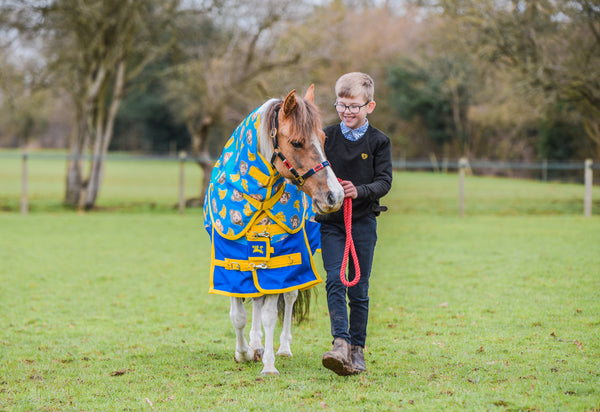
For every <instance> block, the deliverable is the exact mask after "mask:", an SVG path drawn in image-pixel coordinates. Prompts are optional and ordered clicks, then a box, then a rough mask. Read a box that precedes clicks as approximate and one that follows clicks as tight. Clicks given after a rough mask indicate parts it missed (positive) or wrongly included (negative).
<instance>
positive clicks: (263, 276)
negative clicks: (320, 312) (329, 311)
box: [204, 101, 321, 297]
mask: <svg viewBox="0 0 600 412" xmlns="http://www.w3.org/2000/svg"><path fill="white" fill-rule="evenodd" d="M270 103H272V101H269V102H267V103H265V104H263V105H262V106H261V107H259V108H257V109H256V110H254V111H253V112H252V113H250V115H248V117H247V118H246V119H244V120H243V121H242V122H241V123H240V125H239V126H238V127H237V128H236V129H235V131H234V132H233V134H232V135H231V137H230V138H229V140H228V141H227V143H226V144H225V147H224V149H223V152H222V154H221V156H220V157H219V159H218V160H217V162H216V163H215V166H214V167H213V170H212V174H211V180H210V184H209V187H208V190H207V193H206V197H205V200H204V226H205V228H206V230H207V232H208V233H209V235H210V239H211V267H210V278H211V281H210V289H209V292H210V293H215V294H221V295H226V296H235V297H255V296H262V295H264V294H272V293H284V292H289V291H291V290H296V289H298V290H303V289H308V288H310V287H312V286H314V285H316V284H318V283H320V282H321V278H320V277H319V274H318V273H317V271H316V268H315V265H314V261H313V254H314V253H315V252H316V251H317V249H318V248H320V235H319V223H317V222H315V220H314V212H313V210H312V201H311V200H310V198H309V197H308V196H307V195H306V194H304V193H303V192H302V191H300V190H299V189H298V188H297V187H296V186H295V185H293V184H291V183H288V182H287V181H286V179H284V178H283V176H281V175H280V174H279V173H278V172H277V170H276V169H275V168H274V167H273V166H272V165H271V164H270V163H269V162H268V161H267V160H266V159H265V158H264V157H263V156H262V155H261V154H260V152H259V144H260V130H261V127H260V126H261V123H260V122H261V116H262V115H263V114H264V113H265V110H266V108H267V105H268V104H270ZM265 130H266V129H265Z"/></svg>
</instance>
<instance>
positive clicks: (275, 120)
mask: <svg viewBox="0 0 600 412" xmlns="http://www.w3.org/2000/svg"><path fill="white" fill-rule="evenodd" d="M278 128H279V109H277V110H275V114H274V118H273V127H271V140H272V141H273V156H271V165H272V166H273V167H275V159H276V158H279V159H281V161H282V162H283V165H284V166H285V167H286V168H287V169H288V170H289V171H290V173H291V174H292V175H294V182H293V183H294V184H295V185H298V186H302V185H303V184H304V182H305V181H306V179H308V178H309V177H311V176H312V175H314V174H315V173H317V172H318V171H319V170H322V169H325V168H326V167H327V166H330V163H329V160H325V161H324V162H321V163H319V164H318V165H316V166H315V167H313V168H312V169H310V170H309V171H308V172H306V173H304V174H303V175H302V176H300V173H298V171H297V170H296V169H294V166H292V164H291V163H290V162H289V161H288V160H287V158H286V157H285V155H284V154H283V153H281V152H280V151H279V143H278V142H277V134H278V133H277V130H278Z"/></svg>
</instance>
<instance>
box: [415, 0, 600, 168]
mask: <svg viewBox="0 0 600 412" xmlns="http://www.w3.org/2000/svg"><path fill="white" fill-rule="evenodd" d="M418 3H420V4H422V5H423V4H424V5H427V6H429V7H434V9H435V10H441V11H442V13H443V15H444V16H446V17H448V18H451V19H453V21H454V22H455V23H456V24H457V26H458V27H460V29H461V30H464V32H466V33H470V35H468V36H466V37H465V40H466V43H465V44H466V45H467V46H468V47H469V49H470V50H471V51H472V52H473V53H474V54H476V55H477V57H478V58H480V59H482V61H487V62H489V63H492V64H502V65H503V66H504V67H505V68H506V69H509V70H514V71H516V72H518V73H519V74H520V75H521V76H522V77H523V79H525V80H526V82H527V84H528V85H529V87H531V88H532V89H535V90H537V91H539V92H540V93H542V94H543V96H544V97H545V104H547V105H549V106H554V105H561V104H569V105H570V104H572V105H574V106H575V107H576V108H577V111H578V112H579V114H580V116H581V121H582V123H583V125H584V127H585V130H586V132H587V135H588V136H589V137H590V138H591V139H592V140H593V141H594V142H595V143H596V147H597V153H596V155H597V156H599V157H600V120H599V119H600V81H599V80H598V79H599V77H598V73H597V68H598V67H600V53H599V52H598V51H599V49H600V0H573V1H555V0H531V1H519V0H502V1H498V0H441V1H435V0H434V1H419V2H418Z"/></svg>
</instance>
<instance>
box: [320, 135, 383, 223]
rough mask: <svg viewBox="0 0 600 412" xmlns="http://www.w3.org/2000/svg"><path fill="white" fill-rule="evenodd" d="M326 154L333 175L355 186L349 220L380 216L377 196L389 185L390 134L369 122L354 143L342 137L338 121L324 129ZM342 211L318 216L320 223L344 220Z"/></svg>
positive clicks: (378, 197)
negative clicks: (361, 135)
mask: <svg viewBox="0 0 600 412" xmlns="http://www.w3.org/2000/svg"><path fill="white" fill-rule="evenodd" d="M324 131H325V135H326V136H327V139H326V140H325V156H327V160H329V162H330V163H331V167H332V168H333V171H334V172H335V174H336V176H337V177H339V178H340V179H343V180H349V181H351V182H352V183H353V184H354V186H356V191H357V194H358V196H357V198H356V199H352V220H357V219H360V218H362V217H364V216H366V215H369V214H371V213H374V214H375V215H379V199H380V198H382V197H383V196H385V195H386V194H387V193H388V192H389V191H390V188H391V187H392V149H391V143H390V139H389V137H387V136H386V135H385V134H384V133H383V132H381V131H379V130H378V129H376V128H374V127H373V126H371V125H369V127H368V129H367V131H366V132H365V135H364V136H363V137H361V138H360V139H359V140H357V141H355V142H353V141H350V140H348V139H346V138H345V137H344V135H343V134H342V129H341V127H340V125H339V124H336V125H331V126H328V127H326V128H325V129H324ZM343 216H344V215H343V210H342V209H340V210H339V211H337V212H335V213H330V214H327V215H317V216H316V220H317V221H318V222H321V223H327V222H343V221H344V217H343Z"/></svg>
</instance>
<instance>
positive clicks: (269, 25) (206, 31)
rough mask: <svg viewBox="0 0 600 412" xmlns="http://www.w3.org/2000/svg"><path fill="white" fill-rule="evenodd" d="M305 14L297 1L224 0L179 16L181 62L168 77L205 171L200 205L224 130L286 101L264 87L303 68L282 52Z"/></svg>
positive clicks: (291, 55) (174, 103) (295, 56)
mask: <svg viewBox="0 0 600 412" xmlns="http://www.w3.org/2000/svg"><path fill="white" fill-rule="evenodd" d="M306 7H307V6H306V5H305V4H304V3H303V2H301V1H297V0H283V1H282V0H278V1H274V0H269V1H263V0H254V1H248V0H223V1H222V2H220V4H219V7H217V8H213V9H211V10H210V11H209V12H208V13H206V14H201V13H198V12H197V10H196V9H195V8H190V9H188V10H187V12H186V13H185V14H184V13H182V14H181V15H180V16H179V20H178V22H177V24H178V30H179V35H180V40H179V43H178V46H179V47H178V49H177V50H176V52H175V58H178V59H179V62H177V64H175V65H174V66H173V67H172V68H171V69H170V70H169V71H168V74H167V76H168V83H167V87H166V89H167V90H168V93H169V96H170V101H171V102H172V107H173V112H174V113H176V114H177V115H178V116H179V118H180V119H181V120H182V121H184V122H185V124H186V125H187V128H188V131H189V133H190V135H191V138H192V153H193V155H194V157H195V158H196V159H197V163H198V165H199V166H200V167H201V168H202V171H203V173H202V175H203V181H202V184H201V187H200V196H199V197H200V199H201V201H203V199H204V193H205V192H206V188H207V187H208V183H209V181H210V174H211V170H212V167H213V160H212V158H211V153H210V146H211V144H214V143H212V141H213V140H221V141H222V140H223V139H222V137H223V136H222V135H221V134H219V133H218V130H219V128H223V127H224V126H226V125H230V124H231V123H232V122H230V120H232V121H233V122H235V124H237V123H236V122H237V121H239V119H240V118H241V117H242V116H243V115H244V114H245V112H247V111H248V110H249V109H250V108H253V107H251V106H252V105H255V104H257V102H262V101H264V100H265V97H266V96H269V95H271V96H272V95H275V96H279V95H280V94H282V91H281V90H277V91H276V92H274V91H273V87H270V86H269V85H268V84H267V83H265V82H264V81H263V80H264V79H265V78H266V75H267V74H269V73H272V72H274V71H277V74H278V76H282V75H283V73H284V71H285V70H286V69H287V68H291V67H293V66H294V65H296V64H297V63H298V61H299V59H300V54H299V53H297V52H294V51H292V52H290V50H289V49H287V50H281V49H280V47H281V42H282V39H283V38H284V37H285V36H284V34H285V28H286V27H287V25H288V24H289V22H290V20H291V19H292V18H299V17H301V16H302V15H303V14H304V12H305V11H306V10H308V9H307V8H306ZM283 43H284V44H285V42H283ZM250 102H251V103H250ZM220 143H221V142H220ZM215 146H219V148H220V146H221V144H215Z"/></svg>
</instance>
